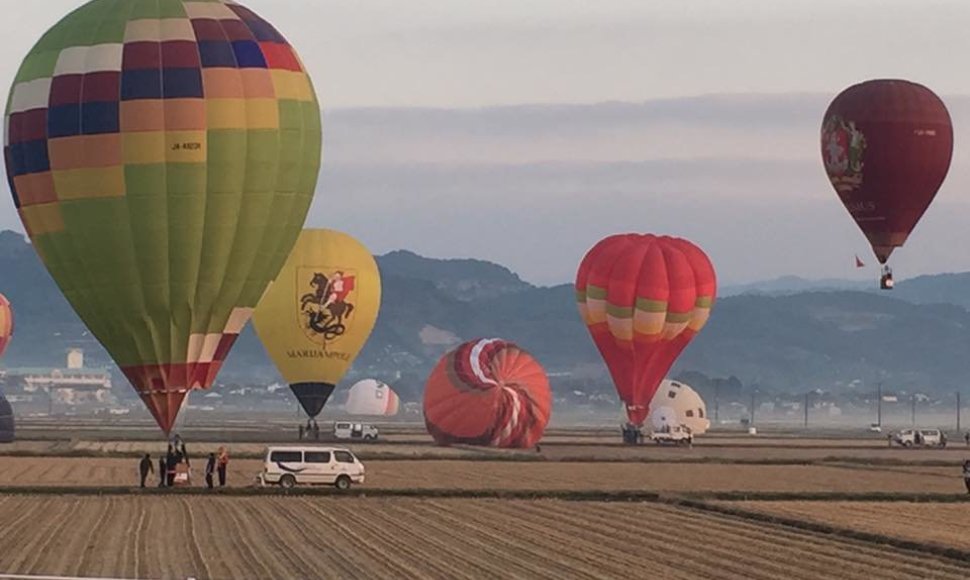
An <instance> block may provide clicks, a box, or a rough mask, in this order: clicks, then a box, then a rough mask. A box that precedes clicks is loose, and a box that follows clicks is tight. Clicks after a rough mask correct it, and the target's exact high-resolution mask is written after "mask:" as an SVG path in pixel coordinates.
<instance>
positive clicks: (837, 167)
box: [822, 115, 868, 193]
mask: <svg viewBox="0 0 970 580" xmlns="http://www.w3.org/2000/svg"><path fill="white" fill-rule="evenodd" d="M867 146H868V144H867V143H866V137H865V135H863V134H862V131H860V130H859V129H858V128H857V127H856V125H855V123H854V122H852V121H846V120H845V119H843V118H842V117H840V116H838V115H833V116H832V117H830V118H829V119H828V121H826V122H825V125H824V126H823V127H822V157H823V160H824V162H825V170H826V172H827V173H828V174H829V180H831V181H832V185H834V186H835V189H836V190H837V191H838V192H839V193H849V192H852V191H854V190H855V189H857V188H858V187H859V186H861V185H862V169H863V167H864V166H865V163H864V162H863V157H864V155H865V152H866V148H867Z"/></svg>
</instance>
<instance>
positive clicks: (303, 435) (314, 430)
mask: <svg viewBox="0 0 970 580" xmlns="http://www.w3.org/2000/svg"><path fill="white" fill-rule="evenodd" d="M311 437H312V438H313V439H314V440H319V439H320V425H317V420H316V419H307V422H306V426H304V425H300V440H301V441H302V440H303V439H310V438H311Z"/></svg>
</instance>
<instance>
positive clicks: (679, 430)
mask: <svg viewBox="0 0 970 580" xmlns="http://www.w3.org/2000/svg"><path fill="white" fill-rule="evenodd" d="M650 440H651V441H653V442H654V443H656V444H657V445H662V444H664V443H669V444H672V445H691V444H692V443H693V442H694V434H693V433H692V432H691V430H690V428H688V427H685V426H684V425H675V426H673V427H670V428H667V429H664V430H662V431H654V432H653V433H651V434H650Z"/></svg>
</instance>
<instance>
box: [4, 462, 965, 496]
mask: <svg viewBox="0 0 970 580" xmlns="http://www.w3.org/2000/svg"><path fill="white" fill-rule="evenodd" d="M365 464H366V467H367V483H366V488H369V489H451V490H454V489H459V490H481V489H514V490H602V491H609V490H640V491H672V492H684V491H762V492H767V491H787V492H793V491H807V492H860V493H862V492H914V493H915V492H937V493H958V492H960V491H961V490H962V489H963V481H962V480H961V479H960V477H959V474H958V468H957V467H954V468H953V469H948V468H928V467H885V468H878V467H865V468H860V467H838V466H829V465H728V464H723V465H722V464H696V463H692V464H681V463H572V462H498V461H378V460H375V461H367V462H365ZM193 465H194V466H195V470H196V473H198V472H199V471H200V470H201V469H202V467H203V463H202V461H201V458H200V459H198V460H196V462H194V463H193ZM136 467H137V460H134V459H111V458H56V457H0V487H4V486H15V487H31V486H68V487H74V486H87V487H117V486H133V485H136V482H137V474H136ZM260 469H262V463H261V462H259V461H255V460H236V461H233V462H232V463H231V464H230V473H229V482H230V484H231V485H232V486H250V485H252V482H253V479H254V476H255V474H256V473H257V472H258V471H259V470H260ZM149 482H150V483H151V484H153V485H154V483H155V482H157V479H156V478H155V476H152V477H151V478H150V479H149ZM196 483H197V484H198V485H201V481H200V480H199V479H197V481H196Z"/></svg>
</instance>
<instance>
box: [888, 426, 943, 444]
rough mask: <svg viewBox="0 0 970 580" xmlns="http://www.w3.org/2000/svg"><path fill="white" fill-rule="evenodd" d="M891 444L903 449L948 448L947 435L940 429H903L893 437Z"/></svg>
mask: <svg viewBox="0 0 970 580" xmlns="http://www.w3.org/2000/svg"><path fill="white" fill-rule="evenodd" d="M891 443H895V444H896V445H901V446H903V447H913V446H916V447H946V434H945V433H943V432H942V431H940V430H939V429H903V430H902V431H900V432H898V433H895V434H894V435H893V437H892V440H891Z"/></svg>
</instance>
